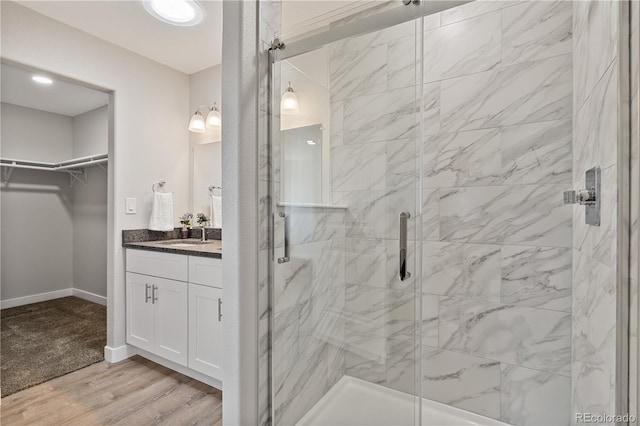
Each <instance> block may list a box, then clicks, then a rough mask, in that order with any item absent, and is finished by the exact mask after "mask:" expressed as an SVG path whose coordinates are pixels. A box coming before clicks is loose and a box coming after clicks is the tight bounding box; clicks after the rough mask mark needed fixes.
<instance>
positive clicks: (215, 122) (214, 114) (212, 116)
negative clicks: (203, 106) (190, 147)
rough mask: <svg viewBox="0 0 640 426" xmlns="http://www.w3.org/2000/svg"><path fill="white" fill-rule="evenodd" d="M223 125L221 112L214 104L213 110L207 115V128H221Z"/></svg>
mask: <svg viewBox="0 0 640 426" xmlns="http://www.w3.org/2000/svg"><path fill="white" fill-rule="evenodd" d="M221 124H222V117H221V116H220V110H219V109H218V107H217V106H216V104H215V103H214V104H213V108H211V111H209V114H207V127H220V125H221Z"/></svg>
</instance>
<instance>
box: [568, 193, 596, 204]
mask: <svg viewBox="0 0 640 426" xmlns="http://www.w3.org/2000/svg"><path fill="white" fill-rule="evenodd" d="M564 203H565V204H580V205H582V206H585V205H591V204H595V203H596V191H595V190H594V189H591V190H589V189H578V190H577V191H564Z"/></svg>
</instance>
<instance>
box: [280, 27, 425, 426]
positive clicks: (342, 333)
mask: <svg viewBox="0 0 640 426" xmlns="http://www.w3.org/2000/svg"><path fill="white" fill-rule="evenodd" d="M421 34H422V32H421V19H417V20H416V19H414V20H411V21H407V22H404V23H402V24H399V25H396V26H392V27H388V28H384V29H382V30H378V31H374V32H368V33H363V34H359V35H357V36H353V37H348V38H344V39H341V40H338V41H334V42H331V43H326V44H322V45H318V46H315V47H313V48H309V49H307V50H306V51H305V52H304V53H301V54H298V55H295V56H288V52H287V48H285V49H283V50H277V51H275V52H274V53H273V56H272V59H273V64H272V68H271V76H272V81H271V95H272V96H271V98H272V100H273V104H272V114H271V123H270V125H271V142H270V160H271V171H272V176H271V177H270V178H271V180H272V181H273V182H275V184H273V186H272V188H271V202H272V213H273V240H274V241H273V247H274V251H273V259H272V261H273V263H272V273H271V276H272V279H271V288H270V292H271V294H270V298H271V308H272V309H271V313H272V321H271V351H272V352H271V387H272V389H271V391H272V401H271V404H272V419H273V424H275V425H295V424H309V425H310V424H314V425H318V424H326V425H378V424H379V425H389V424H393V425H399V426H402V425H415V424H418V423H419V421H420V414H419V413H420V409H419V404H418V401H419V400H420V393H421V386H420V383H421V378H420V358H421V357H420V344H421V340H422V339H421V319H422V315H421V309H420V307H421V303H422V292H421V280H420V277H421V271H420V269H419V266H420V263H419V262H417V259H419V258H420V254H419V253H420V247H419V244H416V241H420V240H421V233H422V227H421V226H417V225H416V224H420V223H421V222H420V213H421V208H420V203H421V185H420V183H421V179H420V167H421V164H422V160H421V137H420V134H421V129H422V123H421V117H422V114H421V107H422V103H421V96H422V88H421V72H422V66H421V57H422V53H421V51H422V49H421Z"/></svg>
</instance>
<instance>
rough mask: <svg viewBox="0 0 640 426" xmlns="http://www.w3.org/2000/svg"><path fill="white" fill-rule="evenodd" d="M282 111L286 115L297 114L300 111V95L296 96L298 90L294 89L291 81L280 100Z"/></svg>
mask: <svg viewBox="0 0 640 426" xmlns="http://www.w3.org/2000/svg"><path fill="white" fill-rule="evenodd" d="M280 112H282V114H286V115H292V114H297V113H299V112H300V105H299V104H298V97H297V96H296V92H294V91H293V87H291V83H289V88H288V89H287V91H286V92H284V95H282V99H281V100H280Z"/></svg>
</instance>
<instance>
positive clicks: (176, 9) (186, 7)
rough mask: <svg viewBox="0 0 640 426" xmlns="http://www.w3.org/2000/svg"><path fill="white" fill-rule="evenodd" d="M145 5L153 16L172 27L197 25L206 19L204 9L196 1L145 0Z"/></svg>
mask: <svg viewBox="0 0 640 426" xmlns="http://www.w3.org/2000/svg"><path fill="white" fill-rule="evenodd" d="M143 5H144V8H145V9H146V10H147V12H149V13H150V14H151V15H152V16H154V17H155V18H157V19H159V20H161V21H164V22H166V23H168V24H172V25H178V26H192V25H197V24H199V23H200V22H201V21H202V19H203V18H204V12H203V11H202V8H201V7H200V5H199V4H198V3H196V2H195V1H194V0H144V1H143Z"/></svg>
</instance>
